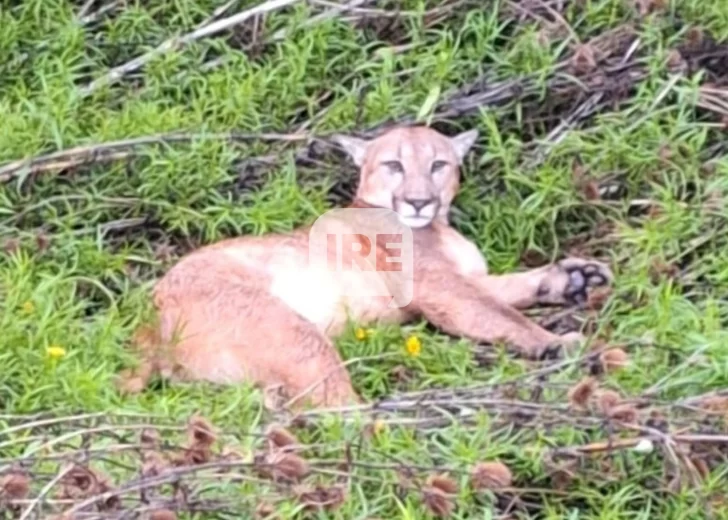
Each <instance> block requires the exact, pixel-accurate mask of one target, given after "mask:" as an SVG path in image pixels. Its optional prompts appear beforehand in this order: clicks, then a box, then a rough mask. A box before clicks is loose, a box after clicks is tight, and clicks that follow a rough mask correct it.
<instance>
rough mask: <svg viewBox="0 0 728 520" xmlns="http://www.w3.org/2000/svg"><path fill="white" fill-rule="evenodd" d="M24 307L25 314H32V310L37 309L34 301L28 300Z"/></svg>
mask: <svg viewBox="0 0 728 520" xmlns="http://www.w3.org/2000/svg"><path fill="white" fill-rule="evenodd" d="M22 308H23V312H24V313H25V314H32V312H33V311H34V310H35V305H34V304H33V302H32V301H30V300H28V301H27V302H25V303H23V306H22Z"/></svg>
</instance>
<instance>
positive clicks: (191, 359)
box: [157, 281, 360, 407]
mask: <svg viewBox="0 0 728 520" xmlns="http://www.w3.org/2000/svg"><path fill="white" fill-rule="evenodd" d="M158 294H161V296H159V297H158V298H157V304H158V307H159V308H158V313H159V317H160V320H159V322H160V331H161V334H160V336H161V338H162V339H163V341H164V342H166V344H168V345H169V347H168V352H169V353H170V354H171V357H172V358H173V360H172V362H173V363H174V365H176V366H179V367H180V369H181V371H182V373H183V375H182V378H183V379H184V380H188V381H195V380H198V381H209V382H213V383H219V384H243V383H252V384H255V385H256V386H258V387H260V388H262V389H264V390H265V389H268V388H272V387H276V386H278V387H280V389H281V390H282V393H283V394H284V396H287V397H288V398H289V399H291V398H294V397H296V396H301V399H298V400H297V401H296V402H295V403H293V404H292V406H294V407H299V406H303V405H309V406H314V407H321V406H323V407H329V406H341V405H346V404H354V403H358V402H360V400H359V397H358V395H357V394H356V392H355V391H354V389H353V387H352V384H351V379H350V377H349V373H348V371H347V370H346V367H345V366H344V365H343V363H342V360H341V357H340V356H339V353H338V352H337V350H336V348H335V346H334V345H333V343H332V342H331V340H330V339H329V338H327V337H326V336H325V335H324V334H323V333H322V332H321V331H319V330H318V328H317V327H316V325H315V324H313V323H311V322H309V321H308V320H306V319H305V318H303V317H302V316H300V315H299V314H297V313H296V312H294V311H293V310H292V309H290V308H289V307H287V306H286V305H285V304H284V303H283V302H282V301H280V300H279V299H277V298H276V297H274V296H272V295H270V294H269V293H268V292H267V291H265V290H264V289H263V288H260V287H251V286H249V285H246V284H235V283H231V282H230V281H228V284H227V285H226V286H225V287H222V288H219V289H217V290H214V291H206V290H201V291H198V292H197V293H189V292H188V293H186V294H185V297H184V299H181V298H178V297H174V295H169V294H167V295H165V294H164V293H163V292H161V293H158Z"/></svg>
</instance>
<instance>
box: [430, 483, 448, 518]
mask: <svg viewBox="0 0 728 520" xmlns="http://www.w3.org/2000/svg"><path fill="white" fill-rule="evenodd" d="M422 502H423V504H424V505H425V507H426V508H427V509H428V510H429V511H430V513H432V514H433V515H434V516H436V517H438V518H448V517H449V516H451V515H452V512H453V509H455V505H454V504H453V503H452V501H451V500H450V497H449V496H448V495H447V493H445V492H443V491H442V490H441V489H438V488H434V487H429V486H425V487H424V488H423V489H422Z"/></svg>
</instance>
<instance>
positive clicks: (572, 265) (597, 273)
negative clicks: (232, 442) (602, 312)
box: [558, 258, 614, 304]
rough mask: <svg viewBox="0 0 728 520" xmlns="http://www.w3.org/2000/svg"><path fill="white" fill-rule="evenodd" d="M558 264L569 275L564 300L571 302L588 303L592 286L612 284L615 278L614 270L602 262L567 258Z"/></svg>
mask: <svg viewBox="0 0 728 520" xmlns="http://www.w3.org/2000/svg"><path fill="white" fill-rule="evenodd" d="M558 265H559V268H561V269H562V270H563V271H564V272H565V273H566V274H567V275H568V276H569V281H568V282H567V284H566V288H565V289H564V300H566V302H567V303H570V304H575V303H576V304H583V303H586V301H587V300H588V298H589V295H588V294H587V291H588V289H589V288H590V287H603V286H606V285H611V283H612V281H613V280H614V275H613V274H612V271H611V270H610V269H609V267H607V266H606V265H605V264H603V263H601V262H597V261H589V260H582V259H579V258H567V259H565V260H562V261H561V262H559V264H558Z"/></svg>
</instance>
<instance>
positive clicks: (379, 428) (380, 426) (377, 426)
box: [373, 419, 386, 435]
mask: <svg viewBox="0 0 728 520" xmlns="http://www.w3.org/2000/svg"><path fill="white" fill-rule="evenodd" d="M385 427H386V425H385V424H384V421H383V420H381V419H377V420H375V421H374V428H373V429H374V435H379V434H381V433H382V432H383V431H384V428H385Z"/></svg>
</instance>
